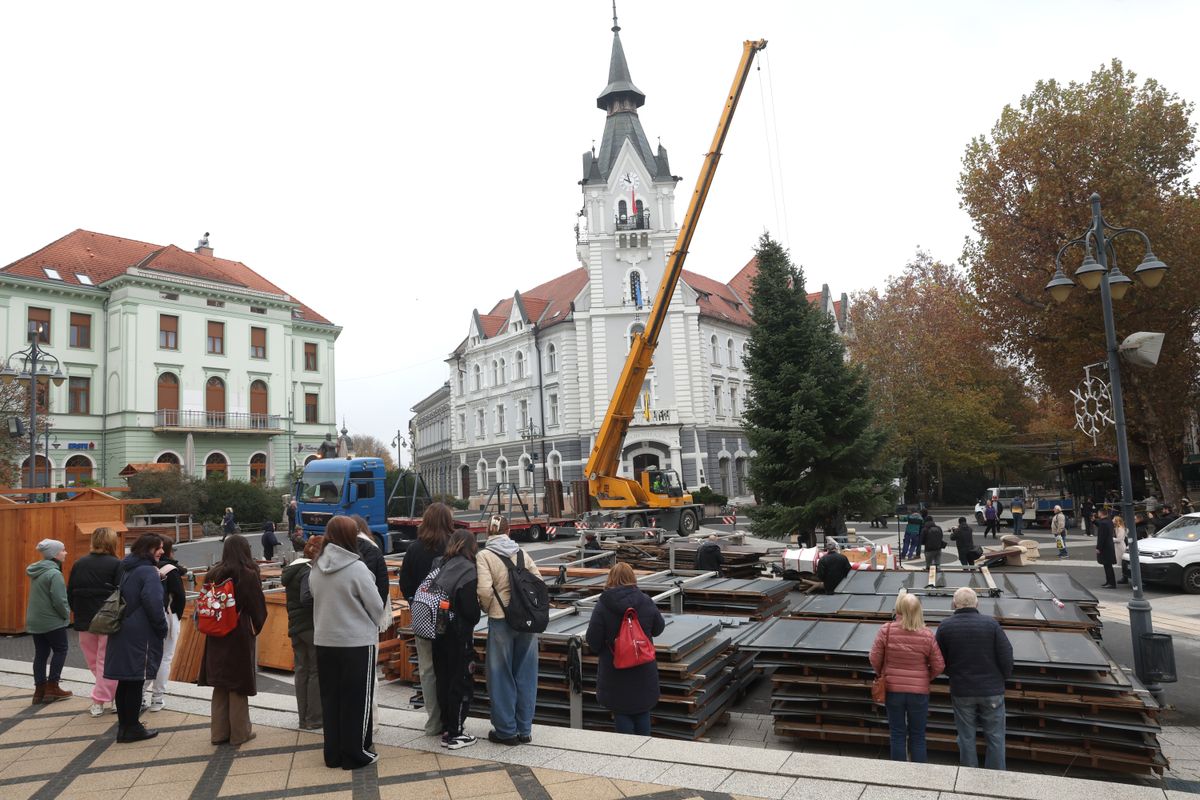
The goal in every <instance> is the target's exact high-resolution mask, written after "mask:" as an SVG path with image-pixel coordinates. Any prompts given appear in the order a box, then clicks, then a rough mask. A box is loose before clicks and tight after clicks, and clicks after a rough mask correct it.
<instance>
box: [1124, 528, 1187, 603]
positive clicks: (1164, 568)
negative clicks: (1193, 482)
mask: <svg viewBox="0 0 1200 800" xmlns="http://www.w3.org/2000/svg"><path fill="white" fill-rule="evenodd" d="M1138 560H1139V561H1140V562H1141V568H1142V580H1144V581H1154V582H1162V583H1169V584H1172V585H1174V586H1178V587H1180V588H1181V589H1183V591H1185V592H1187V593H1188V594H1200V514H1188V515H1187V516H1183V517H1180V518H1179V519H1177V520H1175V521H1174V522H1172V523H1171V524H1170V525H1168V526H1167V527H1165V528H1163V529H1162V530H1161V531H1158V532H1157V533H1155V534H1154V535H1153V536H1151V537H1150V538H1148V539H1142V540H1141V541H1139V542H1138ZM1124 563H1125V564H1126V565H1128V564H1129V554H1128V553H1126V554H1125V557H1124Z"/></svg>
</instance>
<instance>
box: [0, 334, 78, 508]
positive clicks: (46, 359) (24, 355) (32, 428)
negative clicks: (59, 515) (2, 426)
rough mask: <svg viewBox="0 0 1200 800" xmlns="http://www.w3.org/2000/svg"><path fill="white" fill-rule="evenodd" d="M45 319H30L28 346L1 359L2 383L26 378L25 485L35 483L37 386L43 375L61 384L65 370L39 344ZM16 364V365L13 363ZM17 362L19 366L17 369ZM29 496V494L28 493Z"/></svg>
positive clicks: (47, 458)
mask: <svg viewBox="0 0 1200 800" xmlns="http://www.w3.org/2000/svg"><path fill="white" fill-rule="evenodd" d="M46 328H47V323H45V322H30V323H29V347H26V348H25V349H24V350H18V351H17V352H15V353H13V354H11V355H10V356H9V357H8V358H6V359H4V367H3V368H0V380H2V381H4V383H12V382H13V381H14V380H15V381H21V382H24V381H29V483H30V486H29V487H27V488H33V487H32V484H35V483H37V480H36V478H35V477H34V476H35V470H36V469H37V458H38V447H37V386H38V383H39V382H40V381H41V380H42V379H43V378H45V379H47V380H48V381H53V382H54V385H55V386H62V385H63V381H64V380H66V377H67V376H66V373H64V372H63V370H62V363H61V362H59V360H58V359H57V358H55V357H54V356H53V355H51V354H50V353H47V352H46V351H45V350H43V349H42V347H41V342H40V339H41V335H42V333H43V332H44V331H45V330H46ZM14 364H15V365H17V366H14ZM51 364H52V365H53V367H54V371H53V372H51V371H50V365H51ZM18 366H19V369H18ZM46 400H47V407H48V406H49V386H47V387H46ZM49 456H50V454H49V452H47V454H46V487H47V488H49V487H50V457H49ZM30 499H31V500H32V499H33V495H30Z"/></svg>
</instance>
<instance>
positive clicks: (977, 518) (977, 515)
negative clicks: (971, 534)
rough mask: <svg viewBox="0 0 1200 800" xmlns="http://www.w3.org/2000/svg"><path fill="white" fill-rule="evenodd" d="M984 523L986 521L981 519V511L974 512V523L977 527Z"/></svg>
mask: <svg viewBox="0 0 1200 800" xmlns="http://www.w3.org/2000/svg"><path fill="white" fill-rule="evenodd" d="M985 521H986V520H984V518H983V512H982V511H976V512H975V523H976V524H977V525H982V524H983V523H984V522H985Z"/></svg>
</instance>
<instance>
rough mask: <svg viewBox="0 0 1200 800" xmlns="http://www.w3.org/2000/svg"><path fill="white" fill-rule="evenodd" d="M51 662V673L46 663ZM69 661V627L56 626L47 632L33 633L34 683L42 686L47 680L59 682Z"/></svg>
mask: <svg viewBox="0 0 1200 800" xmlns="http://www.w3.org/2000/svg"><path fill="white" fill-rule="evenodd" d="M47 662H49V664H50V672H49V675H47V673H46V664H47ZM66 663H67V628H66V626H63V627H61V628H55V629H54V630H52V631H47V632H46V633H35V634H33V685H34V686H41V685H42V684H43V683H45V682H46V681H48V680H49V681H54V682H55V683H58V681H59V679H61V678H62V671H63V664H66Z"/></svg>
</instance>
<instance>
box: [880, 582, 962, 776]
mask: <svg viewBox="0 0 1200 800" xmlns="http://www.w3.org/2000/svg"><path fill="white" fill-rule="evenodd" d="M945 666H946V662H945V660H944V659H943V658H942V651H941V650H939V649H938V646H937V641H936V640H935V639H934V638H933V632H932V631H930V630H929V629H928V628H926V627H925V615H924V614H923V613H922V612H921V601H920V600H918V599H917V597H916V596H915V595H911V594H907V593H906V592H903V591H901V593H900V596H899V597H897V598H896V614H895V620H894V621H893V622H889V623H887V624H886V625H884V626H883V627H882V628H881V629H880V630H879V634H878V635H877V636H876V637H875V643H874V644H873V645H871V668H872V669H874V670H875V673H876V674H879V673H880V672H882V673H883V675H884V683H885V684H886V685H887V717H888V729H889V730H890V731H891V734H892V760H893V761H907V760H908V758H906V756H909V757H911V758H912V760H913V761H919V762H923V761H926V760H927V757H926V753H925V721H926V720H927V719H928V718H929V683H930V681H932V680H933V679H934V678H936V677H937V676H938V675H939V674H940V673H941V671H942V670H943V669H944V668H945ZM906 744H907V748H906V747H905V745H906ZM906 750H907V752H906Z"/></svg>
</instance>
